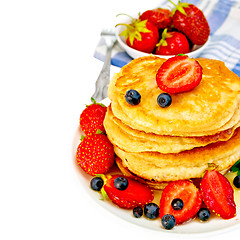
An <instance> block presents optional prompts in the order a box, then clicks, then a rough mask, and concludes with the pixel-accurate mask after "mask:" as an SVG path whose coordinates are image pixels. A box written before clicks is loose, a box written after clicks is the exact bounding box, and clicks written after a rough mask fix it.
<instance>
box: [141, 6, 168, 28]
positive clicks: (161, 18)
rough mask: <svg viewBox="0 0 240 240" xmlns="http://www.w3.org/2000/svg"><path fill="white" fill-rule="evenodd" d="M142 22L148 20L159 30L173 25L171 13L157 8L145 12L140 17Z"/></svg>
mask: <svg viewBox="0 0 240 240" xmlns="http://www.w3.org/2000/svg"><path fill="white" fill-rule="evenodd" d="M139 18H140V19H141V20H142V21H143V20H148V21H149V22H151V23H152V24H154V25H155V26H156V27H157V28H158V29H162V28H166V27H170V26H171V23H172V16H171V11H170V10H168V9H164V8H157V9H152V10H147V11H145V12H143V13H142V14H141V15H140V17H139Z"/></svg>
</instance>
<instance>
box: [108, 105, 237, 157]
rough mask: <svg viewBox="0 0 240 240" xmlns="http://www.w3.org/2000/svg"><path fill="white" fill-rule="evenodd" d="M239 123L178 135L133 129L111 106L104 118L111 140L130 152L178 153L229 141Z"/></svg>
mask: <svg viewBox="0 0 240 240" xmlns="http://www.w3.org/2000/svg"><path fill="white" fill-rule="evenodd" d="M239 125H240V123H238V124H237V125H236V126H235V127H232V128H230V129H227V130H225V131H222V132H219V133H217V134H214V135H208V136H201V137H178V136H163V135H157V134H154V133H145V132H143V131H138V130H135V129H132V128H131V127H129V126H127V125H126V124H124V123H123V122H122V121H121V120H119V119H118V118H116V117H115V116H114V115H113V113H112V109H111V106H109V107H108V109H107V113H106V116H105V119H104V127H105V129H106V132H107V135H108V138H109V140H110V141H111V142H112V143H113V144H114V145H117V146H118V147H119V148H121V149H123V150H125V151H129V152H149V151H154V152H160V153H178V152H181V151H185V150H190V149H192V148H195V147H202V146H206V145H208V144H210V143H214V142H218V141H227V140H228V139H230V137H231V136H232V135H233V133H234V130H235V128H236V127H237V126H239Z"/></svg>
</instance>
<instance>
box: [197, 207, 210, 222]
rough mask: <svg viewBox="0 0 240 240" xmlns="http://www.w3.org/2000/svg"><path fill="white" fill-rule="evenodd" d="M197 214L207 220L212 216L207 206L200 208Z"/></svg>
mask: <svg viewBox="0 0 240 240" xmlns="http://www.w3.org/2000/svg"><path fill="white" fill-rule="evenodd" d="M197 216H198V218H199V219H200V220H201V221H207V220H208V219H209V218H210V211H209V210H208V209H207V208H200V210H199V211H198V212H197Z"/></svg>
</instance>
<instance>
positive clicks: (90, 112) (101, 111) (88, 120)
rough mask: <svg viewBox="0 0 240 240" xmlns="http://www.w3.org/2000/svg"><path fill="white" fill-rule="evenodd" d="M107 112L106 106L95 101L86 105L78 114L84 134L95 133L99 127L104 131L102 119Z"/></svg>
mask: <svg viewBox="0 0 240 240" xmlns="http://www.w3.org/2000/svg"><path fill="white" fill-rule="evenodd" d="M106 112H107V107H106V106H104V105H103V104H99V103H96V102H95V101H94V102H93V104H91V105H88V106H87V107H86V108H85V109H84V110H83V112H82V113H81V115H80V127H81V129H82V131H83V132H84V133H85V134H86V135H91V134H95V133H96V132H97V130H98V129H99V130H100V131H102V132H103V133H105V129H104V126H103V120H104V118H105V115H106Z"/></svg>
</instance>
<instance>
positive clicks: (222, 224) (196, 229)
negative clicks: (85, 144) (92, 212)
mask: <svg viewBox="0 0 240 240" xmlns="http://www.w3.org/2000/svg"><path fill="white" fill-rule="evenodd" d="M103 103H104V104H105V105H108V103H109V100H108V99H105V100H104V101H103ZM84 108H85V106H82V109H80V110H83V109H84ZM80 113H81V112H80ZM81 135H82V132H81V131H80V129H77V130H76V134H75V137H74V140H73V168H74V171H75V173H76V174H77V178H78V180H79V184H82V185H83V187H84V189H85V190H86V193H87V194H89V195H90V197H91V198H92V199H93V200H94V201H96V202H97V203H98V204H100V205H101V206H102V207H103V208H104V209H106V211H110V212H111V213H113V214H115V215H117V216H119V217H120V218H122V219H124V220H126V221H128V222H131V223H133V224H136V225H138V226H141V227H143V228H148V229H150V230H155V231H159V232H164V233H169V234H171V235H172V234H177V235H181V236H206V235H212V234H216V233H218V234H219V233H221V232H226V231H230V230H233V229H234V228H239V227H240V226H239V223H240V219H239V212H240V191H238V192H237V194H236V195H235V202H236V204H237V216H236V217H234V218H232V219H229V220H224V219H222V218H220V217H217V216H214V215H213V214H212V215H211V218H210V220H209V221H207V222H200V221H199V220H197V219H194V220H192V221H190V222H187V223H184V224H181V225H177V226H175V227H174V228H173V229H171V230H166V229H164V228H162V226H161V222H160V219H159V218H157V219H155V220H149V219H147V218H146V217H144V216H143V217H141V218H135V217H133V215H132V210H126V209H121V208H119V207H118V206H116V205H114V204H113V203H112V202H111V201H110V200H105V201H102V200H100V199H101V195H100V194H99V193H98V192H96V191H93V190H92V189H91V188H90V185H89V184H90V180H91V179H92V176H90V175H88V174H86V173H85V172H84V171H83V170H82V169H81V167H80V166H79V165H78V164H77V162H76V159H75V154H76V149H77V147H78V145H79V143H80V138H81ZM117 171H118V169H117V168H115V167H114V168H113V169H112V172H113V173H115V172H117ZM155 193H158V192H155ZM156 195H157V196H156V197H155V198H154V202H156V203H158V204H159V198H160V197H159V196H158V194H156Z"/></svg>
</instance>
